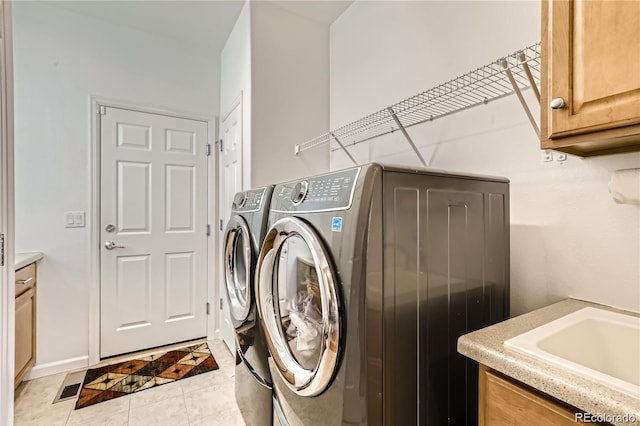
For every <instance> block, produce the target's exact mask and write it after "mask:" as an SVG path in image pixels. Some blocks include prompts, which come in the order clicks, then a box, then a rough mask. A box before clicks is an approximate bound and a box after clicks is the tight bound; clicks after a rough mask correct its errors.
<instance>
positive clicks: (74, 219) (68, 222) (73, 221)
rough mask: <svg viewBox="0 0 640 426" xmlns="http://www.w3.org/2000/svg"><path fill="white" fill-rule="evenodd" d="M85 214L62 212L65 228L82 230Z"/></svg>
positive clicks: (81, 212) (80, 212)
mask: <svg viewBox="0 0 640 426" xmlns="http://www.w3.org/2000/svg"><path fill="white" fill-rule="evenodd" d="M84 226H85V213H84V212H83V211H74V212H64V227H65V228H84Z"/></svg>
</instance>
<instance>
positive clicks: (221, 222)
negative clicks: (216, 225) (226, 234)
mask: <svg viewBox="0 0 640 426" xmlns="http://www.w3.org/2000/svg"><path fill="white" fill-rule="evenodd" d="M223 224H224V222H223V221H222V219H220V230H221V231H222V225H223Z"/></svg>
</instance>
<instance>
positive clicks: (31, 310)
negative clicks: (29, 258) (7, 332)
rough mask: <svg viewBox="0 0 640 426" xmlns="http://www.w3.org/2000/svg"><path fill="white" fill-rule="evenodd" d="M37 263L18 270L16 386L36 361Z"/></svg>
mask: <svg viewBox="0 0 640 426" xmlns="http://www.w3.org/2000/svg"><path fill="white" fill-rule="evenodd" d="M36 276H37V273H36V263H35V262H33V263H31V264H29V265H27V266H25V267H23V268H20V269H18V270H17V271H16V284H15V285H16V305H15V306H16V308H15V310H16V333H15V348H16V352H15V387H18V385H19V384H20V382H21V381H22V379H23V377H24V376H25V374H27V372H28V371H29V370H30V369H31V367H33V365H34V364H35V362H36Z"/></svg>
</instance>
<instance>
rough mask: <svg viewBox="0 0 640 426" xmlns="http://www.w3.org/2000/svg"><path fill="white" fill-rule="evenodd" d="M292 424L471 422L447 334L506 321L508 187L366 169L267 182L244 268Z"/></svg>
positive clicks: (465, 384) (475, 179)
mask: <svg viewBox="0 0 640 426" xmlns="http://www.w3.org/2000/svg"><path fill="white" fill-rule="evenodd" d="M256 274H257V293H258V310H259V312H260V320H261V324H262V326H263V328H264V330H265V337H266V340H267V345H268V347H269V351H270V353H271V358H270V359H269V366H270V369H271V375H272V378H273V380H274V395H275V401H276V404H274V409H275V411H276V414H277V416H278V420H279V421H280V422H281V423H285V424H286V423H288V424H291V425H307V426H311V425H314V426H315V425H319V424H322V425H364V424H368V425H383V424H384V425H391V426H395V425H418V424H419V425H443V424H449V425H475V424H477V374H478V372H477V364H475V363H474V362H473V361H470V360H468V359H467V358H465V357H463V356H462V355H459V354H458V353H457V351H456V343H457V339H458V337H459V336H460V335H462V334H465V333H468V332H471V331H473V330H476V329H479V328H482V327H485V326H488V325H490V324H493V323H495V322H498V321H502V320H504V319H505V318H507V316H508V312H509V184H508V181H507V180H506V179H504V178H496V177H486V176H471V175H464V174H458V173H448V172H442V171H436V170H416V169H406V168H397V167H388V166H380V165H377V164H369V165H365V166H361V167H356V168H352V169H347V170H342V171H337V172H333V173H328V174H326V175H322V176H316V177H311V178H307V179H301V180H299V181H295V182H289V183H284V184H280V185H276V187H275V189H274V193H273V197H272V202H271V214H270V215H269V230H268V231H267V235H266V237H265V239H264V242H263V244H262V249H261V252H260V256H259V259H258V265H257V273H256Z"/></svg>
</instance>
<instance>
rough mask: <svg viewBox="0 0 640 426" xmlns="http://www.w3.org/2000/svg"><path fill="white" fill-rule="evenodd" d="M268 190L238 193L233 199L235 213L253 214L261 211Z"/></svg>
mask: <svg viewBox="0 0 640 426" xmlns="http://www.w3.org/2000/svg"><path fill="white" fill-rule="evenodd" d="M266 190H267V188H259V189H250V190H249V191H242V192H238V193H237V194H236V195H235V196H234V197H233V211H234V212H252V211H257V210H260V208H261V207H262V201H263V198H264V194H265V192H266Z"/></svg>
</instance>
